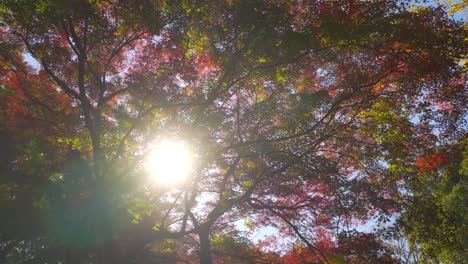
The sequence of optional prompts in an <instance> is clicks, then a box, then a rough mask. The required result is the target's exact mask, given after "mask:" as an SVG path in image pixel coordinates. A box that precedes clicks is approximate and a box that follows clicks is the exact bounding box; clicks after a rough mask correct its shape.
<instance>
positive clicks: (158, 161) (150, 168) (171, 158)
mask: <svg viewBox="0 0 468 264" xmlns="http://www.w3.org/2000/svg"><path fill="white" fill-rule="evenodd" d="M144 167H145V170H146V171H147V172H148V173H149V174H150V176H151V178H153V179H154V180H155V181H156V183H158V184H161V185H175V184H178V183H182V182H184V181H185V180H186V179H187V177H188V176H189V174H190V172H191V170H192V157H191V153H190V151H189V149H188V147H187V146H186V144H185V143H184V142H183V141H161V142H159V143H157V144H154V145H153V146H151V149H150V151H149V153H148V155H147V157H146V159H145V162H144Z"/></svg>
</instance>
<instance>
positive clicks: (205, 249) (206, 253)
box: [198, 226, 213, 264]
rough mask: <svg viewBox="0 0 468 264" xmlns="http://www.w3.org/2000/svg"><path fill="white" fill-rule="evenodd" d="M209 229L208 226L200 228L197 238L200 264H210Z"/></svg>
mask: <svg viewBox="0 0 468 264" xmlns="http://www.w3.org/2000/svg"><path fill="white" fill-rule="evenodd" d="M209 230H210V228H209V227H208V226H202V227H200V230H199V231H198V237H199V239H200V252H199V258H200V263H201V264H212V263H213V261H212V259H211V241H210V232H209Z"/></svg>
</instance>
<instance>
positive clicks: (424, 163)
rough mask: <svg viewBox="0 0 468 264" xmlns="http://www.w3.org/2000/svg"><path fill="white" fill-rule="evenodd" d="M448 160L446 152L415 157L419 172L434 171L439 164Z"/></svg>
mask: <svg viewBox="0 0 468 264" xmlns="http://www.w3.org/2000/svg"><path fill="white" fill-rule="evenodd" d="M447 160H448V155H447V154H446V153H438V154H432V155H429V156H421V157H418V158H417V159H416V167H417V168H418V171H419V173H423V172H426V171H434V170H435V169H437V168H439V167H440V166H442V165H444V164H445V163H446V162H447Z"/></svg>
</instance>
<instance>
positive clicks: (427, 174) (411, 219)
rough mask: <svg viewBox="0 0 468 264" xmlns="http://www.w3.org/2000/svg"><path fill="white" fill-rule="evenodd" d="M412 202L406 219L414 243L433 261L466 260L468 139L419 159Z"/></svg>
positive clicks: (405, 223) (405, 214)
mask: <svg viewBox="0 0 468 264" xmlns="http://www.w3.org/2000/svg"><path fill="white" fill-rule="evenodd" d="M417 165H418V169H419V177H418V178H416V179H415V182H414V185H413V188H412V192H413V193H412V196H411V198H412V199H411V202H412V203H411V204H410V205H408V206H407V210H406V212H405V213H404V214H403V217H402V221H403V227H404V230H405V231H406V232H407V234H408V236H409V241H410V242H411V243H413V246H421V250H422V258H423V259H426V262H428V263H431V262H434V263H438V262H442V263H463V262H464V261H465V259H466V250H465V248H466V243H467V241H466V237H467V233H466V230H467V228H466V223H467V222H468V221H467V215H468V214H467V211H466V206H464V205H465V204H466V202H467V197H466V195H465V193H466V191H467V183H466V177H467V171H466V139H465V140H463V141H461V142H460V143H458V144H454V145H451V146H445V147H441V148H440V150H439V153H435V154H429V153H428V154H426V155H425V156H421V157H419V158H418V160H417Z"/></svg>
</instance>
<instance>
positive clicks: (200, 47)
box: [0, 0, 466, 263]
mask: <svg viewBox="0 0 468 264" xmlns="http://www.w3.org/2000/svg"><path fill="white" fill-rule="evenodd" d="M0 10H1V22H2V31H1V34H2V42H1V43H0V45H1V47H2V52H1V53H0V55H1V57H0V58H1V65H2V68H1V70H2V73H4V74H3V77H1V82H2V90H1V91H2V93H1V97H0V100H1V101H2V104H1V105H2V107H1V112H0V113H1V115H0V116H1V118H2V120H8V122H4V123H5V125H2V130H1V131H2V134H1V136H2V140H4V141H5V142H12V143H13V144H11V145H9V146H10V148H11V149H12V151H11V153H10V152H9V154H8V155H6V157H5V159H4V161H5V164H4V165H2V185H1V186H2V188H4V189H5V190H7V191H8V192H6V193H9V195H8V196H6V197H3V198H2V210H5V209H3V208H9V207H10V208H27V210H24V211H25V212H27V213H34V214H37V215H41V221H40V222H38V223H31V221H30V219H31V217H30V216H27V215H19V216H17V215H10V216H9V217H7V219H5V220H2V221H7V222H9V223H10V225H9V226H12V227H11V229H10V228H6V229H2V231H1V233H0V234H1V236H2V241H4V242H2V243H1V247H2V252H5V253H4V254H3V257H4V259H5V260H6V261H5V262H7V263H8V262H17V260H18V259H22V260H24V261H25V262H26V261H27V260H28V258H29V259H31V261H33V262H38V261H39V262H51V261H65V262H67V263H81V262H86V261H87V262H94V263H108V262H112V263H118V262H121V263H129V262H132V261H133V262H140V263H141V262H150V261H152V260H151V259H153V260H154V259H156V257H157V256H155V255H158V254H159V257H161V258H163V259H165V260H161V261H175V260H174V258H172V257H170V258H169V259H170V260H168V259H167V258H168V255H164V256H163V255H161V254H160V251H161V250H163V251H164V249H165V248H166V246H167V243H169V245H170V246H171V247H172V246H174V247H178V246H180V247H181V248H184V247H185V249H184V250H185V251H184V252H188V254H189V255H190V252H192V253H193V252H197V255H198V257H199V261H200V262H201V263H212V259H213V257H212V255H213V252H216V250H217V247H218V245H217V244H216V243H215V242H216V238H219V237H224V235H225V234H226V233H227V231H228V230H231V229H234V230H235V229H236V225H234V224H233V221H234V220H235V219H245V218H251V220H252V222H254V223H255V224H253V225H252V227H259V226H262V225H273V226H276V227H278V228H279V229H280V230H281V232H282V234H284V235H285V236H292V237H297V238H298V239H299V240H300V243H302V244H303V245H304V247H305V248H307V249H308V250H309V251H310V252H311V254H313V255H314V256H315V257H317V261H321V262H329V260H328V258H327V247H328V248H331V247H333V244H334V243H335V242H334V241H336V240H335V238H336V237H337V236H338V234H340V233H342V231H343V230H346V231H351V229H352V226H353V224H354V223H355V222H356V221H366V220H368V219H369V218H370V217H372V215H374V214H379V213H382V214H386V215H391V214H392V213H394V212H396V211H398V210H399V209H400V207H401V204H400V202H399V201H400V198H402V192H401V190H402V188H406V184H407V182H408V181H411V180H412V179H413V178H414V177H416V176H415V175H417V173H418V169H417V168H416V166H415V162H416V164H417V160H416V158H417V156H418V155H419V154H420V153H422V152H423V151H424V150H426V149H427V148H428V146H434V144H435V143H436V140H433V137H428V135H432V134H433V132H434V129H437V131H438V133H439V134H440V135H441V136H440V138H441V140H454V139H457V138H460V137H463V131H462V130H463V122H465V121H464V118H463V116H464V112H463V109H464V108H463V106H464V104H465V101H464V99H463V98H464V97H463V93H464V89H463V85H464V78H465V76H464V72H463V70H464V69H463V66H461V65H460V64H459V60H460V59H462V57H461V56H462V54H465V53H466V43H465V42H464V38H463V36H464V35H465V34H466V30H465V29H464V28H463V24H462V23H461V22H456V21H453V20H451V19H450V18H449V17H448V16H447V14H446V13H445V11H444V9H443V8H442V7H432V8H424V9H419V10H410V9H409V8H408V6H407V3H406V2H403V1H376V2H359V1H339V2H338V4H337V3H330V2H328V1H260V0H258V1H222V2H219V1H213V2H212V1H167V2H166V1H150V0H148V1H144V2H139V1H96V2H93V1H79V0H77V1H71V2H70V1H38V2H36V3H31V2H30V1H4V2H3V3H2V5H1V9H0ZM3 47H5V48H3ZM23 54H28V55H29V56H31V57H33V58H35V59H36V60H37V62H38V63H39V66H38V67H37V68H34V67H31V66H28V65H27V62H25V61H24V59H23V58H22V55H23ZM415 118H417V119H418V120H419V121H418V122H412V120H414V119H415ZM26 129H28V130H29V131H30V134H26V135H20V134H22V133H19V132H22V131H25V130H26ZM3 131H4V132H3ZM165 137H177V138H182V139H184V140H185V141H186V142H187V143H188V144H190V145H191V146H192V147H193V149H194V150H195V151H196V153H198V156H197V158H198V161H199V162H198V163H197V166H196V168H195V169H194V173H193V175H192V177H191V178H190V180H189V181H187V182H186V183H185V184H184V185H182V186H177V187H174V188H172V189H164V188H163V187H155V186H151V185H150V184H149V183H148V182H147V181H146V179H145V176H144V175H145V173H144V170H143V168H142V159H143V158H144V157H143V155H142V154H141V153H142V152H144V151H143V150H144V148H145V144H146V143H147V142H149V141H152V140H159V139H162V138H165ZM10 154H11V155H10ZM11 164H14V166H11ZM21 174H24V177H22V178H24V179H26V180H27V182H26V183H24V182H21V179H19V178H18V177H15V176H16V175H21ZM44 186H45V187H44ZM20 197H21V199H20ZM18 219H22V220H23V221H17V220H18ZM25 226H28V229H25V230H29V228H31V229H32V230H31V231H27V232H25V234H24V236H23V237H19V236H16V233H17V232H19V231H18V230H20V229H22V228H23V227H25ZM70 227H73V228H72V229H71V228H70ZM8 230H14V231H13V232H12V233H9V232H7V231H8ZM71 230H72V231H77V233H69V231H71ZM3 237H5V238H3ZM193 240H195V241H196V242H195V243H194V242H193ZM233 241H234V240H233ZM233 241H231V242H233ZM320 241H322V242H325V241H328V242H327V243H322V244H320V243H319V242H320ZM165 243H166V244H165ZM233 243H234V244H236V245H241V244H242V243H240V244H239V243H237V242H235V241H234V242H233ZM244 245H245V244H244ZM325 245H328V246H325ZM152 246H154V247H156V248H157V250H152V249H151V248H152ZM213 249H214V251H213ZM151 252H153V253H154V254H155V255H152V253H151ZM155 252H156V253H155ZM158 252H159V253H158ZM192 255H193V254H192ZM171 256H172V255H171ZM176 259H177V256H176Z"/></svg>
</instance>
